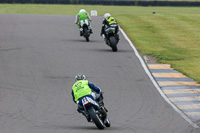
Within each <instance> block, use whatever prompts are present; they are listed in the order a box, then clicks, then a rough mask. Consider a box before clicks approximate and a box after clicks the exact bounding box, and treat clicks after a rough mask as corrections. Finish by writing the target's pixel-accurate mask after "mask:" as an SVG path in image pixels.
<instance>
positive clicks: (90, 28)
mask: <svg viewBox="0 0 200 133" xmlns="http://www.w3.org/2000/svg"><path fill="white" fill-rule="evenodd" d="M88 28H89V30H90V34H92V33H93V31H92V27H91V26H89V27H88Z"/></svg>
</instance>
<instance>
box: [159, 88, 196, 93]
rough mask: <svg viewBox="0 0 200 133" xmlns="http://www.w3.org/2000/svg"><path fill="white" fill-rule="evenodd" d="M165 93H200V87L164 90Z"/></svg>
mask: <svg viewBox="0 0 200 133" xmlns="http://www.w3.org/2000/svg"><path fill="white" fill-rule="evenodd" d="M163 92H164V93H165V94H177V93H200V89H196V90H192V89H184V90H163Z"/></svg>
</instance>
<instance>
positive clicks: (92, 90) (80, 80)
mask: <svg viewBox="0 0 200 133" xmlns="http://www.w3.org/2000/svg"><path fill="white" fill-rule="evenodd" d="M75 81H76V82H75V83H74V85H73V86H72V98H73V101H74V102H75V103H76V104H77V105H78V109H77V111H78V112H79V113H82V114H83V115H84V116H85V117H86V119H87V120H88V122H90V121H91V118H90V117H89V115H88V113H86V112H85V110H84V108H83V103H82V100H81V99H82V98H83V97H84V96H88V97H90V98H92V99H93V100H95V101H97V102H98V103H99V106H100V109H102V110H103V111H106V112H107V109H106V108H105V107H104V103H103V94H102V92H101V89H100V88H99V87H97V86H95V85H94V84H93V83H91V82H89V81H88V80H86V77H85V75H83V74H82V73H79V74H77V75H76V76H75Z"/></svg>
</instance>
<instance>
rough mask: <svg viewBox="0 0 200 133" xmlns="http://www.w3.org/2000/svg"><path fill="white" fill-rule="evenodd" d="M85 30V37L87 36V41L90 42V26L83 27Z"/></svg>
mask: <svg viewBox="0 0 200 133" xmlns="http://www.w3.org/2000/svg"><path fill="white" fill-rule="evenodd" d="M83 31H84V37H85V39H86V41H87V42H89V41H90V39H89V33H88V28H87V27H84V28H83Z"/></svg>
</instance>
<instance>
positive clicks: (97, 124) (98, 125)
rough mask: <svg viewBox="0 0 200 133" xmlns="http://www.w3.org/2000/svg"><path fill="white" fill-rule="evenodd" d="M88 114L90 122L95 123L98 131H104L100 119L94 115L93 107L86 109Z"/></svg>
mask: <svg viewBox="0 0 200 133" xmlns="http://www.w3.org/2000/svg"><path fill="white" fill-rule="evenodd" d="M88 113H89V114H90V117H91V119H92V121H93V122H94V123H95V125H96V126H97V128H98V129H104V128H105V125H104V123H103V121H102V120H101V119H100V117H99V116H98V115H97V114H96V112H95V110H94V108H93V107H91V108H89V109H88Z"/></svg>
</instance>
